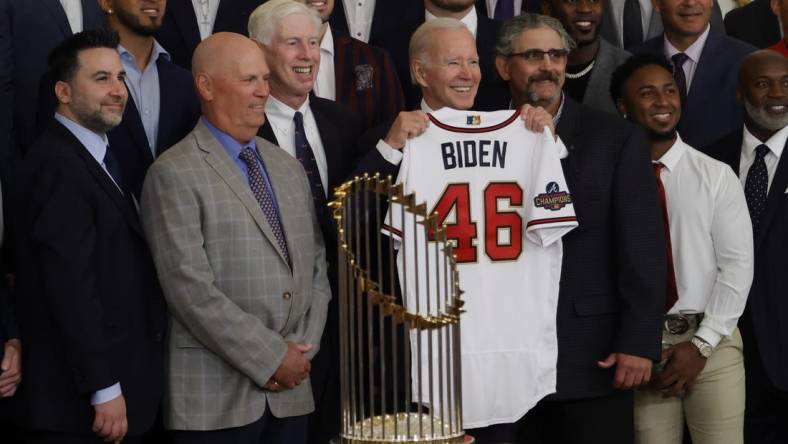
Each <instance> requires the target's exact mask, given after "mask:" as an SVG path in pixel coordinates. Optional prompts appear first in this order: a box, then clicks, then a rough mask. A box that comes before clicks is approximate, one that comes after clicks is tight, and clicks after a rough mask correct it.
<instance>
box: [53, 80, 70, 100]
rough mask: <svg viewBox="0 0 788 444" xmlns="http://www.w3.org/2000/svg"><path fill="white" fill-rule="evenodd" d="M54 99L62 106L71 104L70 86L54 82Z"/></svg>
mask: <svg viewBox="0 0 788 444" xmlns="http://www.w3.org/2000/svg"><path fill="white" fill-rule="evenodd" d="M55 97H57V101H58V102H60V103H62V104H68V103H71V85H69V84H68V82H64V81H62V80H58V81H57V82H55Z"/></svg>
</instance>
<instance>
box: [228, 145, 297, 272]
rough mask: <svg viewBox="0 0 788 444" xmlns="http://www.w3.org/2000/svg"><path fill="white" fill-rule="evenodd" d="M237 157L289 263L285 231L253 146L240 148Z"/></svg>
mask: <svg viewBox="0 0 788 444" xmlns="http://www.w3.org/2000/svg"><path fill="white" fill-rule="evenodd" d="M239 157H240V158H241V160H243V161H244V163H245V164H246V167H247V168H248V172H249V187H250V188H251V189H252V193H253V194H254V197H255V198H256V199H257V203H259V204H260V208H261V209H262V210H263V214H264V215H265V218H266V220H268V225H270V226H271V231H273V232H274V237H275V238H276V243H277V244H279V249H280V250H282V254H283V255H284V257H285V260H287V263H288V264H289V263H290V252H289V251H288V250H287V242H286V241H285V232H284V230H283V229H282V222H281V221H280V220H279V213H278V212H277V210H276V204H275V203H274V196H273V191H272V190H271V189H270V188H268V184H266V182H265V179H264V178H263V172H262V171H261V170H260V164H259V163H258V162H257V153H256V152H255V150H254V148H252V147H251V146H247V147H245V148H244V149H243V150H241V154H240V156H239Z"/></svg>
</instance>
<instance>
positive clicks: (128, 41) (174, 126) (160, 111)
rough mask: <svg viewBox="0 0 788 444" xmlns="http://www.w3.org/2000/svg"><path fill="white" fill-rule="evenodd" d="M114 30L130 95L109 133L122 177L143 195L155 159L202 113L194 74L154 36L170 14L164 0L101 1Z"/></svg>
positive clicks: (135, 190) (188, 128) (194, 122)
mask: <svg viewBox="0 0 788 444" xmlns="http://www.w3.org/2000/svg"><path fill="white" fill-rule="evenodd" d="M99 4H100V5H101V8H102V9H103V10H104V11H105V12H107V21H108V22H109V26H110V28H111V29H113V30H114V31H116V32H117V33H118V35H119V36H120V45H119V46H118V52H119V53H120V61H121V63H123V67H124V69H125V70H126V78H125V83H126V89H127V90H128V92H129V97H130V98H131V100H129V102H128V104H127V106H126V110H125V112H124V113H123V120H122V121H121V123H120V125H118V126H117V127H115V128H114V129H113V130H112V131H110V132H109V134H107V136H108V137H109V146H110V149H111V150H112V153H113V154H114V155H115V157H116V158H117V159H118V162H119V163H120V167H121V171H122V173H123V179H124V180H125V182H126V186H127V187H128V188H129V190H131V192H132V193H133V194H134V196H135V197H136V198H137V199H139V197H140V192H141V191H142V181H143V180H144V179H145V173H146V172H147V171H148V167H150V165H151V164H152V163H153V159H154V158H155V157H157V156H158V155H159V154H161V153H163V152H164V151H165V150H166V149H167V148H169V147H170V146H172V145H174V144H175V143H177V142H178V141H180V140H181V139H182V138H183V137H184V136H186V135H187V134H189V132H190V131H191V130H192V129H193V128H194V125H195V124H196V123H197V119H198V118H199V117H200V102H199V101H198V100H197V94H196V93H195V92H194V86H193V82H192V76H191V73H190V72H189V71H187V70H185V69H183V68H181V67H180V66H178V65H176V64H174V63H172V62H171V61H170V56H169V54H168V53H167V51H165V50H164V48H162V47H161V45H159V43H158V42H157V41H156V40H155V39H154V37H153V35H154V34H155V33H156V31H157V30H158V29H159V28H160V27H161V24H162V19H163V17H164V16H165V6H166V4H167V2H166V1H165V0H154V1H148V2H146V3H145V4H144V5H145V8H146V9H143V8H141V7H140V4H141V2H139V1H134V2H131V3H129V2H125V1H119V0H99Z"/></svg>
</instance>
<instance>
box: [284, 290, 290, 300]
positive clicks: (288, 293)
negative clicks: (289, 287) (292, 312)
mask: <svg viewBox="0 0 788 444" xmlns="http://www.w3.org/2000/svg"><path fill="white" fill-rule="evenodd" d="M282 299H284V300H286V301H289V300H290V292H289V291H286V292H285V294H283V295H282Z"/></svg>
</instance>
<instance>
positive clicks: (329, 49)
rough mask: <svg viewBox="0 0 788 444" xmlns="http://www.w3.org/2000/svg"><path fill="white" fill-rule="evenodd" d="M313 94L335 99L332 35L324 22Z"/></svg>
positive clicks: (329, 27) (335, 86)
mask: <svg viewBox="0 0 788 444" xmlns="http://www.w3.org/2000/svg"><path fill="white" fill-rule="evenodd" d="M312 91H314V93H315V95H316V96H318V97H322V98H324V99H328V100H336V99H337V85H336V75H335V73H334V35H333V34H332V33H331V26H329V25H328V23H326V33H325V34H323V40H322V41H321V42H320V68H318V70H317V80H316V81H315V87H314V88H312Z"/></svg>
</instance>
